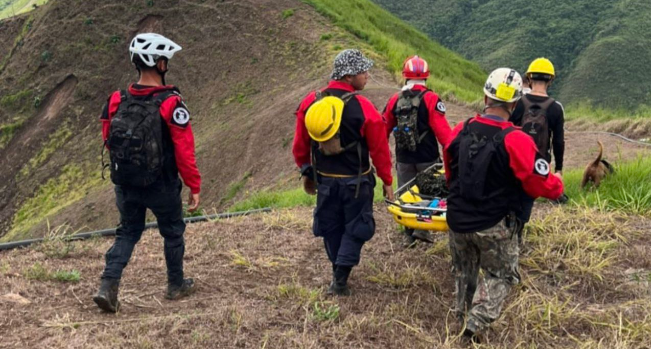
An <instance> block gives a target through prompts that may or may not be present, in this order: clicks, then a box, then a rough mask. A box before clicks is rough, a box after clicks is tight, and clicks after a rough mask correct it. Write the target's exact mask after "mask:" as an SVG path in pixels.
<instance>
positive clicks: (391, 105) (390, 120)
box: [383, 93, 400, 138]
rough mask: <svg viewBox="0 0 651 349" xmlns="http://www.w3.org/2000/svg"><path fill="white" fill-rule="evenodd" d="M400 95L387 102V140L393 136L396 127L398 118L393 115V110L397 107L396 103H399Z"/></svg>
mask: <svg viewBox="0 0 651 349" xmlns="http://www.w3.org/2000/svg"><path fill="white" fill-rule="evenodd" d="M399 96H400V94H398V93H396V94H395V95H393V96H392V97H391V99H389V101H388V102H387V105H386V107H384V115H383V116H384V122H385V123H386V129H387V138H389V137H390V136H391V133H392V132H393V128H394V127H396V124H397V121H396V116H395V115H393V109H395V107H396V102H397V101H398V97H399Z"/></svg>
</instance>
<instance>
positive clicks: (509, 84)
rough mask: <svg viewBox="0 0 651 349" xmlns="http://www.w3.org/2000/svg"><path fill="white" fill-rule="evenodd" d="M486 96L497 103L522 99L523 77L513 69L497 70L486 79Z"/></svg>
mask: <svg viewBox="0 0 651 349" xmlns="http://www.w3.org/2000/svg"><path fill="white" fill-rule="evenodd" d="M484 94H485V95H486V96H488V98H491V99H494V100H496V101H500V102H505V103H512V102H515V101H517V100H518V99H520V97H522V77H521V76H520V74H519V73H518V72H517V71H515V70H513V69H511V68H497V69H495V70H493V72H492V73H490V75H489V76H488V79H486V84H485V85H484Z"/></svg>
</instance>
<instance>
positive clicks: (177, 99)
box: [93, 33, 201, 312]
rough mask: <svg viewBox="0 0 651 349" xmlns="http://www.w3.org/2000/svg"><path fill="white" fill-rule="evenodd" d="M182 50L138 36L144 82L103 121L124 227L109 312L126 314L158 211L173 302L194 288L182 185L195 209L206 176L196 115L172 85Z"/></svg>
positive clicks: (106, 282)
mask: <svg viewBox="0 0 651 349" xmlns="http://www.w3.org/2000/svg"><path fill="white" fill-rule="evenodd" d="M180 50H181V47H180V46H179V45H177V44H176V43H174V42H173V41H171V40H169V39H167V38H165V37H163V36H161V35H158V34H153V33H146V34H138V35H137V36H136V37H135V38H134V39H133V40H132V42H131V45H130V47H129V51H130V54H131V62H132V63H133V64H134V65H135V67H136V69H137V70H138V72H139V75H140V79H139V81H138V82H137V83H135V84H132V85H130V86H129V88H128V90H126V91H116V92H114V93H113V94H112V95H111V96H110V97H109V99H108V102H107V104H106V106H105V107H104V110H103V112H102V115H101V117H100V119H101V122H102V138H103V140H104V144H105V145H106V147H107V149H108V151H109V155H110V160H111V162H110V165H106V167H109V168H110V173H111V180H112V181H113V182H114V183H115V194H116V203H117V207H118V211H119V212H120V226H119V227H118V229H117V232H116V238H115V243H114V244H113V246H112V247H111V248H110V249H109V250H108V251H107V252H106V267H105V269H104V273H103V274H102V283H101V286H100V289H99V292H98V294H97V295H96V296H95V297H94V298H93V300H94V301H95V303H97V305H98V306H99V307H100V308H101V309H103V310H105V311H108V312H116V311H118V309H119V306H120V303H119V301H118V287H119V283H120V279H121V277H122V271H123V269H124V268H125V267H126V265H127V263H128V262H129V259H130V258H131V254H132V252H133V249H134V247H135V244H136V243H137V242H138V240H140V237H141V235H142V232H143V230H144V227H145V213H146V210H147V209H150V210H151V211H152V212H153V213H154V215H155V216H156V219H157V221H158V228H159V230H160V233H161V235H162V236H163V238H164V239H165V243H164V253H165V261H166V264H167V276H168V288H167V294H166V297H167V298H168V299H177V298H180V297H183V296H185V295H188V294H189V293H191V291H192V290H193V289H194V282H193V280H192V279H190V278H184V276H183V255H184V252H185V242H184V238H183V234H184V232H185V223H184V221H183V206H182V199H181V188H182V184H181V181H180V179H179V174H180V175H181V178H182V179H183V182H185V184H186V186H188V187H189V188H190V198H189V200H188V205H189V208H188V210H189V211H194V210H196V209H197V207H198V205H199V201H200V200H199V192H200V190H201V175H200V174H199V170H198V168H197V164H196V160H195V149H194V136H193V133H192V127H191V125H190V113H189V111H188V109H187V107H186V105H185V103H184V102H183V98H182V97H181V94H180V93H179V91H178V89H177V88H176V87H174V86H172V85H165V73H166V72H167V62H168V60H169V59H171V58H172V56H173V55H174V53H175V52H178V51H180Z"/></svg>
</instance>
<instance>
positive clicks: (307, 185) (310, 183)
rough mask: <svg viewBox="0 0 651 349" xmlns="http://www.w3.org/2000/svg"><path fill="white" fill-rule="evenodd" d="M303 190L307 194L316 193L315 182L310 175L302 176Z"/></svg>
mask: <svg viewBox="0 0 651 349" xmlns="http://www.w3.org/2000/svg"><path fill="white" fill-rule="evenodd" d="M303 190H305V192H306V193H307V194H309V195H316V183H314V180H313V179H312V177H308V176H303Z"/></svg>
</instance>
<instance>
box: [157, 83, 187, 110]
mask: <svg viewBox="0 0 651 349" xmlns="http://www.w3.org/2000/svg"><path fill="white" fill-rule="evenodd" d="M172 96H179V97H180V96H181V93H180V92H179V90H178V89H177V88H176V87H174V88H171V89H169V90H165V91H163V92H161V93H159V94H157V95H154V99H153V100H154V103H155V104H156V105H158V106H160V105H161V104H163V102H165V100H167V99H168V98H170V97H172Z"/></svg>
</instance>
